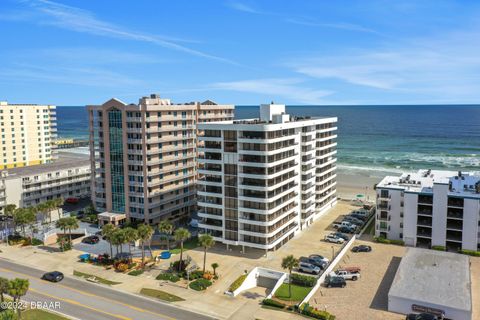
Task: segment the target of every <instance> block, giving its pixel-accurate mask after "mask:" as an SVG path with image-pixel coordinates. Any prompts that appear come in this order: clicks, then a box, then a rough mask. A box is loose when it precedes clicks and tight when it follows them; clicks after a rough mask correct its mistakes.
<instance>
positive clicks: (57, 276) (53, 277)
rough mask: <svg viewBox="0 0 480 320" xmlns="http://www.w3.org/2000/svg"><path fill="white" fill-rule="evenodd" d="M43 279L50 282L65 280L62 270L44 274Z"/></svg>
mask: <svg viewBox="0 0 480 320" xmlns="http://www.w3.org/2000/svg"><path fill="white" fill-rule="evenodd" d="M42 280H47V281H50V282H60V281H62V280H63V273H61V272H60V271H52V272H47V273H45V274H44V275H43V276H42Z"/></svg>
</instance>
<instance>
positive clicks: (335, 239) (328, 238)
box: [325, 234, 345, 244]
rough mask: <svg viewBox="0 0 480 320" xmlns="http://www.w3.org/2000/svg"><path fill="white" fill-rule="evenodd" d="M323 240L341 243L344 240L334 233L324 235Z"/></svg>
mask: <svg viewBox="0 0 480 320" xmlns="http://www.w3.org/2000/svg"><path fill="white" fill-rule="evenodd" d="M325 241H327V242H332V243H339V244H342V243H344V242H345V240H344V239H343V238H340V237H337V236H336V235H334V234H329V235H328V236H325Z"/></svg>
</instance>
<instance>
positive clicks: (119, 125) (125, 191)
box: [87, 94, 234, 224]
mask: <svg viewBox="0 0 480 320" xmlns="http://www.w3.org/2000/svg"><path fill="white" fill-rule="evenodd" d="M87 110H88V114H89V121H90V148H91V162H92V163H91V166H92V174H93V176H94V179H92V187H91V190H92V201H93V203H94V205H95V207H96V209H97V210H99V211H108V212H113V213H125V214H126V216H127V219H130V220H132V221H146V222H148V223H152V224H156V223H158V222H159V221H160V220H161V219H165V218H168V219H170V220H178V219H179V218H182V217H185V216H186V215H187V214H188V213H189V212H190V211H191V210H192V208H193V207H194V206H195V202H196V199H195V196H196V194H195V193H196V189H195V183H196V180H197V160H196V159H197V136H198V135H199V134H201V133H199V132H198V131H197V123H200V122H208V121H219V120H231V119H233V112H234V106H233V105H218V104H216V103H214V102H212V101H209V100H207V101H205V102H202V103H199V102H190V103H182V104H174V103H172V102H171V101H170V99H161V98H160V97H159V96H158V95H155V94H152V95H151V96H150V97H143V98H141V99H140V100H139V103H138V104H125V103H123V102H122V101H120V100H117V99H111V100H109V101H107V102H105V103H104V104H102V105H95V106H87Z"/></svg>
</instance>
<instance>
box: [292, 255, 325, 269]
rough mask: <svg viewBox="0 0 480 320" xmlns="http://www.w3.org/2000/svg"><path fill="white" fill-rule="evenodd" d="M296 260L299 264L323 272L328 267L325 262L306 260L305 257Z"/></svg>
mask: <svg viewBox="0 0 480 320" xmlns="http://www.w3.org/2000/svg"><path fill="white" fill-rule="evenodd" d="M298 260H299V261H300V262H303V263H308V264H312V265H314V266H315V267H319V268H320V270H324V269H325V268H326V267H327V265H328V263H327V262H325V261H321V260H315V259H311V258H307V257H300V259H298Z"/></svg>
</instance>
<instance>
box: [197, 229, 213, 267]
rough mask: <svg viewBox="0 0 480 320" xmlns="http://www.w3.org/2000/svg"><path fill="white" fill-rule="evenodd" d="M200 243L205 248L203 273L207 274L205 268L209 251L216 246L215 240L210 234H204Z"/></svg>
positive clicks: (199, 238) (200, 238)
mask: <svg viewBox="0 0 480 320" xmlns="http://www.w3.org/2000/svg"><path fill="white" fill-rule="evenodd" d="M198 243H199V244H200V245H201V246H202V247H203V273H205V266H206V264H207V250H208V249H209V248H211V247H213V246H214V245H215V240H213V237H212V236H211V235H209V234H208V233H205V234H202V235H200V236H199V237H198Z"/></svg>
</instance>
